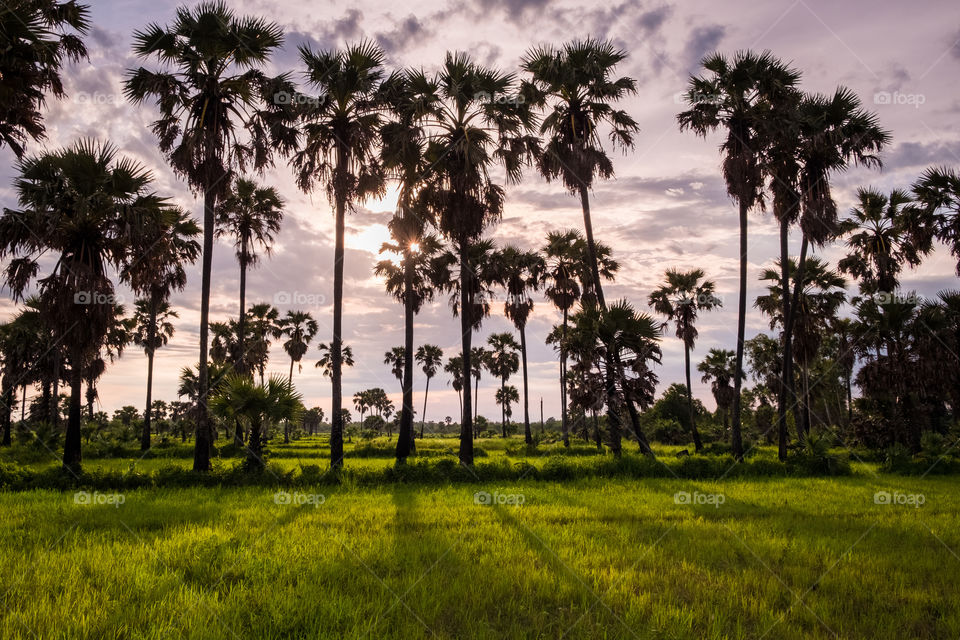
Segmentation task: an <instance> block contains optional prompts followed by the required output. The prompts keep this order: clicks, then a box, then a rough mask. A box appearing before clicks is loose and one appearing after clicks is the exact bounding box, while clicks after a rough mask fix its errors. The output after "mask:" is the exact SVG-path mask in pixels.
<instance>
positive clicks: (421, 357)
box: [416, 344, 443, 438]
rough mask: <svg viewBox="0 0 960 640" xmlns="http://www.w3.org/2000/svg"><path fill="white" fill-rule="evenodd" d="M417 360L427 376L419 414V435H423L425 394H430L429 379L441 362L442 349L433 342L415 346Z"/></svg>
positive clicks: (425, 407) (425, 417) (425, 418)
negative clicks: (421, 410) (421, 411)
mask: <svg viewBox="0 0 960 640" xmlns="http://www.w3.org/2000/svg"><path fill="white" fill-rule="evenodd" d="M416 358H417V362H419V363H420V367H421V368H422V369H423V375H424V376H426V378H427V383H426V386H425V387H424V390H423V413H421V414H420V437H421V438H422V437H423V424H424V422H426V421H427V396H429V395H430V379H431V378H432V377H433V376H435V375H437V369H438V368H439V367H440V365H441V364H442V363H443V350H442V349H441V348H440V347H438V346H437V345H435V344H424V345H420V346H419V347H417V355H416Z"/></svg>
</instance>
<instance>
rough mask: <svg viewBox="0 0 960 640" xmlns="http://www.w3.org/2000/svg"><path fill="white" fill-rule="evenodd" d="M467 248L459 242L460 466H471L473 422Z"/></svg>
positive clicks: (471, 335) (470, 304)
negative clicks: (461, 395) (461, 414)
mask: <svg viewBox="0 0 960 640" xmlns="http://www.w3.org/2000/svg"><path fill="white" fill-rule="evenodd" d="M467 250H468V246H467V241H466V240H461V241H460V338H461V339H460V346H461V349H462V351H461V353H462V358H463V379H464V380H465V381H466V384H465V385H463V417H464V420H463V423H462V424H461V425H460V451H459V457H460V464H469V465H472V464H473V421H472V420H471V419H470V418H471V416H470V411H471V410H472V408H473V407H472V406H471V404H472V400H473V399H472V398H471V397H470V376H471V375H473V372H472V371H471V369H470V343H471V341H472V338H473V323H472V322H471V320H472V318H471V315H472V313H473V300H471V299H470V298H471V296H470V294H469V293H468V291H469V287H468V286H467V281H468V280H469V278H470V277H471V274H470V264H469V254H468V253H467Z"/></svg>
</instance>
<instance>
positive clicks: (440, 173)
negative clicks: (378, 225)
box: [413, 53, 536, 465]
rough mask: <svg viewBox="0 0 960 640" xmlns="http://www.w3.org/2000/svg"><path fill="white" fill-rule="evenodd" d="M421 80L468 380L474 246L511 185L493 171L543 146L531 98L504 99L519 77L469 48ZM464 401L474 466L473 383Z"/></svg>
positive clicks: (436, 211) (430, 202)
mask: <svg viewBox="0 0 960 640" xmlns="http://www.w3.org/2000/svg"><path fill="white" fill-rule="evenodd" d="M413 75H415V76H417V77H418V78H419V77H420V76H419V75H418V74H413ZM425 80H426V79H425ZM417 82H418V84H420V86H422V87H423V90H422V98H423V99H424V100H425V101H426V102H427V103H429V104H430V105H431V108H430V115H429V126H428V132H429V134H428V142H427V146H426V151H425V153H424V157H425V160H426V162H427V165H428V166H431V167H432V170H431V172H430V173H429V174H428V175H427V176H426V180H425V184H424V185H423V190H422V191H421V193H420V201H421V203H422V205H423V206H424V207H425V209H426V210H427V211H429V212H430V214H431V219H433V220H436V224H437V227H438V228H439V230H440V232H441V233H442V234H443V235H444V236H445V237H446V238H448V239H449V240H450V242H451V243H452V245H453V247H454V250H455V252H456V257H457V261H458V263H459V266H460V278H459V280H460V282H461V286H460V291H459V293H460V301H459V308H460V334H461V353H462V354H463V355H462V357H463V378H464V380H468V379H469V377H470V375H471V370H472V362H471V360H472V358H473V354H472V351H471V342H472V338H473V332H474V330H476V329H477V327H478V326H479V324H480V322H481V321H482V315H481V314H480V313H478V307H477V306H476V293H477V292H476V289H477V287H476V285H475V282H474V281H473V273H474V270H473V269H472V267H471V260H470V256H471V254H470V250H471V248H472V247H473V246H474V245H475V244H476V243H477V242H478V241H479V240H480V238H481V236H482V235H483V231H484V229H485V228H487V227H488V226H490V225H491V224H493V223H494V222H496V221H497V220H499V218H500V216H501V213H502V211H503V199H504V191H503V187H502V185H499V184H497V183H496V182H494V180H493V179H492V178H491V176H490V170H491V169H492V168H493V167H494V166H496V165H503V166H504V168H505V170H506V180H507V181H510V182H516V181H519V179H520V177H521V169H522V165H523V162H524V161H525V160H527V159H528V158H529V157H530V156H531V153H532V152H533V151H534V150H535V148H536V144H535V141H534V140H533V138H532V137H531V136H528V135H527V128H528V127H529V125H530V124H531V123H532V120H531V111H530V104H529V103H528V101H527V100H526V99H524V100H520V99H519V96H517V99H516V100H501V99H499V97H500V96H516V94H517V92H518V91H519V88H518V87H517V85H516V83H515V81H514V77H513V75H511V74H506V73H502V72H500V71H498V70H496V69H490V68H487V67H484V66H482V65H480V64H477V63H476V62H474V61H473V60H471V59H470V58H469V56H467V55H466V54H462V53H456V54H451V53H447V56H446V59H445V60H444V62H443V64H442V65H441V68H440V70H439V71H438V73H437V74H436V76H435V77H433V78H432V79H429V80H426V81H425V82H420V81H419V80H417ZM463 407H464V411H463V418H464V419H463V421H462V424H461V429H460V450H459V459H460V462H461V464H466V465H472V464H473V418H472V416H471V415H470V414H471V412H472V409H473V397H472V394H471V389H470V387H469V385H465V386H464V390H463Z"/></svg>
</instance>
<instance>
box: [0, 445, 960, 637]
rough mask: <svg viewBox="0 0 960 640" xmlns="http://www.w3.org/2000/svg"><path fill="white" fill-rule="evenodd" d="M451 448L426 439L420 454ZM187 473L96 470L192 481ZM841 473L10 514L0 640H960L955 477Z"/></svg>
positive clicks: (393, 491)
mask: <svg viewBox="0 0 960 640" xmlns="http://www.w3.org/2000/svg"><path fill="white" fill-rule="evenodd" d="M455 445H456V441H455V440H454V439H440V438H436V439H430V438H428V439H427V440H424V441H423V442H421V443H420V447H419V450H420V454H419V455H420V457H421V458H422V459H425V460H427V461H430V460H431V459H443V458H444V457H446V456H447V455H449V454H448V453H447V449H450V448H452V449H453V450H454V451H455ZM551 446H552V445H545V447H544V448H546V449H548V451H540V450H537V451H536V452H527V451H526V449H525V448H524V447H523V445H522V442H520V441H518V440H515V439H508V440H506V441H504V440H499V439H489V440H488V439H482V440H481V441H479V447H480V448H481V449H483V450H484V452H485V454H486V455H485V456H481V457H482V458H484V460H480V457H478V468H481V467H482V464H506V463H509V464H511V465H524V464H529V465H534V466H536V465H543V464H547V463H546V462H544V461H545V460H551V459H555V457H556V456H552V455H544V454H546V453H549V448H550V447H551ZM187 451H189V447H186V446H181V445H179V444H175V445H170V446H169V447H168V448H167V449H166V450H164V449H163V448H159V449H157V450H155V452H154V453H153V454H151V455H150V456H149V457H147V458H145V459H141V460H136V459H135V456H138V455H139V454H138V453H136V454H135V453H134V452H129V456H126V455H125V457H119V458H103V459H97V458H88V459H87V460H86V461H85V469H86V470H93V471H96V470H114V471H116V470H127V469H130V470H133V471H131V472H142V471H144V470H146V471H149V470H151V469H160V468H161V467H163V466H164V465H166V466H169V465H183V466H184V467H185V468H187V467H188V466H189V464H190V460H189V458H188V457H187V456H186V455H185V452H187ZM270 451H271V458H270V469H274V470H278V471H279V470H283V469H291V470H292V469H294V468H297V467H298V465H299V468H302V467H303V466H308V465H319V466H322V467H323V468H325V467H326V463H325V460H324V457H323V456H324V451H323V446H322V440H320V439H309V438H307V439H303V440H298V441H295V442H293V443H291V444H290V445H282V444H275V445H272V446H271V447H270ZM674 452H675V450H674V449H673V448H669V447H662V448H660V449H659V453H660V456H661V458H662V459H663V460H664V462H665V463H667V464H675V463H676V461H677V458H676V456H675V455H672V454H673V453H674ZM388 453H389V443H388V442H386V440H382V441H374V442H372V443H371V442H364V443H356V442H355V443H354V445H353V446H352V447H351V451H350V454H349V455H348V458H347V461H346V464H347V467H348V469H349V468H371V469H379V468H381V467H382V468H386V467H390V466H392V465H393V461H392V459H391V458H390V456H389V455H388ZM29 455H31V453H30V451H29V450H25V449H15V450H14V451H13V452H11V453H5V454H4V456H5V457H4V459H5V460H7V459H9V458H10V457H19V459H20V461H21V463H22V462H23V461H24V458H26V457H29ZM756 455H757V456H759V457H761V458H762V457H765V456H768V455H770V452H768V451H765V450H761V451H760V452H759V453H757V454H756ZM567 456H568V457H569V458H570V459H573V460H581V461H584V462H583V463H584V464H587V463H588V462H587V461H590V460H595V459H597V458H603V457H609V456H596V455H595V449H593V448H592V447H591V446H590V445H585V444H582V443H580V444H577V445H576V446H575V447H574V448H573V449H572V450H571V451H570V452H569V453H568V454H567ZM691 457H694V456H691ZM696 457H701V456H696ZM703 457H706V456H703ZM236 463H237V461H236V460H231V459H224V458H221V459H220V461H219V462H218V464H219V465H231V464H236ZM29 464H32V465H33V467H35V468H36V469H41V468H42V467H43V466H44V465H48V464H54V465H55V464H56V462H55V461H52V462H42V463H41V462H40V460H39V458H38V459H37V460H34V461H33V462H32V463H29ZM418 464H419V463H418ZM851 471H852V472H851V473H850V474H849V475H846V476H842V477H830V478H824V477H821V478H817V477H789V478H784V477H769V478H762V477H758V478H726V479H723V480H719V481H717V480H712V481H708V480H686V479H678V478H673V477H669V478H661V477H651V478H639V479H634V478H586V479H582V478H581V479H571V480H566V481H562V482H556V481H549V482H548V481H543V480H536V479H530V478H524V479H521V480H519V481H516V482H512V483H498V482H486V481H482V480H481V481H473V482H470V481H466V482H448V483H444V484H441V485H435V484H428V483H417V482H412V483H410V482H393V483H384V484H382V485H380V486H364V485H362V484H356V483H351V482H349V481H344V482H341V483H338V484H329V483H318V484H317V485H316V486H308V485H305V484H302V483H301V484H300V485H298V486H296V487H283V486H279V485H278V486H277V487H271V486H247V487H225V486H224V487H186V488H149V489H133V490H125V491H111V490H108V489H103V490H96V489H89V488H88V489H84V490H81V491H79V492H75V491H73V490H64V491H52V490H45V489H34V490H28V491H6V492H3V493H0V512H2V513H3V514H4V520H5V522H4V526H3V527H2V529H0V549H2V550H0V593H2V594H3V602H2V606H0V637H3V638H34V637H40V638H54V637H57V638H60V637H62V638H158V639H159V638H181V637H182V638H263V639H272V638H278V639H279V638H491V639H493V638H498V639H499V638H833V637H840V638H866V637H869V638H921V637H923V638H956V637H958V636H960V610H958V608H957V606H956V603H957V602H960V583H958V581H957V580H956V577H957V576H958V575H960V557H958V556H957V555H956V551H955V550H957V549H960V531H958V529H957V527H956V523H957V516H958V514H960V497H958V495H957V491H956V479H955V476H936V477H934V476H926V477H922V478H920V477H902V476H896V475H890V474H881V473H878V472H877V469H876V467H875V465H873V464H872V463H869V462H856V461H855V462H854V465H853V467H852V470H851ZM266 473H267V474H269V473H270V471H268V472H266ZM535 476H536V474H535V473H534V474H531V478H532V477H535ZM347 478H349V476H347ZM267 484H269V482H267ZM878 492H880V493H878ZM883 492H886V493H883ZM884 495H889V496H890V498H889V500H887V499H884V498H883V497H880V498H878V497H877V496H884ZM878 502H879V504H878Z"/></svg>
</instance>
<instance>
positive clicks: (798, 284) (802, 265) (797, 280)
mask: <svg viewBox="0 0 960 640" xmlns="http://www.w3.org/2000/svg"><path fill="white" fill-rule="evenodd" d="M809 244H810V243H809V242H808V240H807V237H806V235H804V236H803V240H802V241H801V242H800V260H799V261H798V263H797V273H796V275H795V276H794V283H793V293H792V294H790V315H789V317H787V319H786V320H785V321H784V329H783V331H784V344H785V345H786V341H788V340H789V341H790V345H791V347H790V357H791V360H792V359H793V346H792V345H793V325H794V323H795V321H796V318H797V309H798V308H799V306H800V291H801V288H802V283H803V278H804V270H805V269H806V266H807V248H808V247H809ZM784 295H786V292H784ZM784 360H786V349H784ZM787 384H789V385H790V388H791V389H792V390H793V393H792V395H791V401H793V402H794V404H799V399H798V398H797V394H796V390H795V388H794V386H795V385H794V380H793V364H792V362H791V364H790V380H788V381H787ZM794 415H796V414H794ZM801 422H802V420H799V421H797V425H796V428H797V436H798V437H799V439H800V441H801V442H803V439H804V431H803V427H802V426H801V424H800V423H801ZM785 459H786V450H784V452H783V457H781V460H785Z"/></svg>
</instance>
